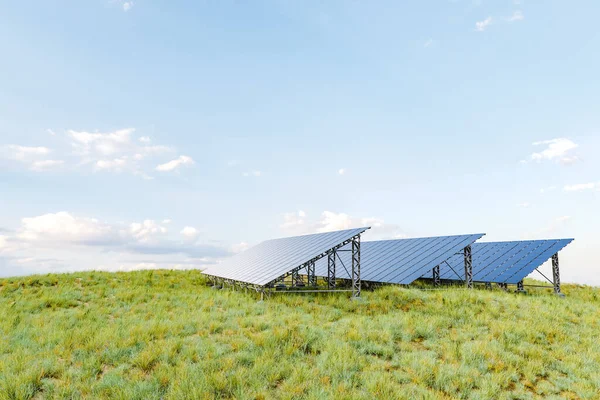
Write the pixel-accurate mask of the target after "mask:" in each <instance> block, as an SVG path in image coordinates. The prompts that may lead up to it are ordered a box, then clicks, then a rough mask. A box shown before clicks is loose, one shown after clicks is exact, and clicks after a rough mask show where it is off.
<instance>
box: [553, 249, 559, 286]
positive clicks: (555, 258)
mask: <svg viewBox="0 0 600 400" xmlns="http://www.w3.org/2000/svg"><path fill="white" fill-rule="evenodd" d="M552 278H553V281H554V293H556V294H561V292H560V269H559V264H558V253H556V254H554V255H553V256H552Z"/></svg>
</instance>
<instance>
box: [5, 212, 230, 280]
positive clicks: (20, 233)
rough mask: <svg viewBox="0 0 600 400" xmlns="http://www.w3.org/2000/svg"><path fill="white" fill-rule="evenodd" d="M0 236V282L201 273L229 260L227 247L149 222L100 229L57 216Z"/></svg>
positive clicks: (85, 220) (26, 222) (91, 222)
mask: <svg viewBox="0 0 600 400" xmlns="http://www.w3.org/2000/svg"><path fill="white" fill-rule="evenodd" d="M3 232H8V233H3V234H2V235H0V253H1V254H2V257H0V276H10V275H23V274H30V273H47V272H72V271H80V270H90V269H106V270H118V269H119V265H127V266H128V267H130V268H131V269H139V268H143V266H144V265H146V266H147V267H148V268H152V267H151V264H155V265H156V268H169V269H173V268H203V267H205V266H206V265H208V264H214V263H215V262H217V260H219V259H220V258H222V257H225V256H227V255H230V254H231V253H232V250H230V248H229V246H227V245H215V244H211V243H209V244H203V243H200V242H198V241H193V242H192V241H182V240H180V239H181V238H180V236H178V235H171V237H170V236H169V232H168V230H167V228H166V227H165V226H164V224H161V223H159V222H156V221H155V220H152V219H146V220H144V221H143V222H139V223H137V222H134V223H125V222H120V223H116V224H114V223H106V222H102V221H100V220H98V219H95V218H89V217H82V216H76V215H73V214H71V213H69V212H65V211H62V212H57V213H48V214H43V215H39V216H36V217H30V218H23V219H22V220H21V224H20V226H19V227H18V228H16V229H14V230H13V231H8V230H4V231H3Z"/></svg>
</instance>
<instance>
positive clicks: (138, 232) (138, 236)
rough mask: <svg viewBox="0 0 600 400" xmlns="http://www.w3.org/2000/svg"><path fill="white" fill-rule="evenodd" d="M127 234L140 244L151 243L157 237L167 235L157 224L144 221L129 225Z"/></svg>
mask: <svg viewBox="0 0 600 400" xmlns="http://www.w3.org/2000/svg"><path fill="white" fill-rule="evenodd" d="M128 233H129V234H131V236H132V237H133V238H135V240H137V241H138V242H140V243H149V242H152V241H153V240H154V239H155V238H156V236H157V235H162V234H165V233H167V228H166V227H164V226H162V225H160V224H159V223H158V222H156V221H154V220H151V219H146V220H144V221H143V222H134V223H132V224H130V225H129V230H128Z"/></svg>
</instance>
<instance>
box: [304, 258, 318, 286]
mask: <svg viewBox="0 0 600 400" xmlns="http://www.w3.org/2000/svg"><path fill="white" fill-rule="evenodd" d="M306 271H307V274H306V275H307V276H308V286H317V277H316V276H315V262H314V261H311V262H309V263H308V265H307V266H306Z"/></svg>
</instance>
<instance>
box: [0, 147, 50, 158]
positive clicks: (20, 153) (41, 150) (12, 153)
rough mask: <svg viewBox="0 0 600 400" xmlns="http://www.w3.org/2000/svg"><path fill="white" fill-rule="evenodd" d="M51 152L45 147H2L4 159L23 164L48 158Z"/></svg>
mask: <svg viewBox="0 0 600 400" xmlns="http://www.w3.org/2000/svg"><path fill="white" fill-rule="evenodd" d="M50 152H51V150H50V149H49V148H47V147H43V146H36V147H30V146H19V145H16V144H9V145H7V146H3V147H2V154H3V157H4V158H7V159H10V160H16V161H22V162H30V161H32V160H34V159H36V158H39V157H42V156H47V155H48V154H50Z"/></svg>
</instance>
